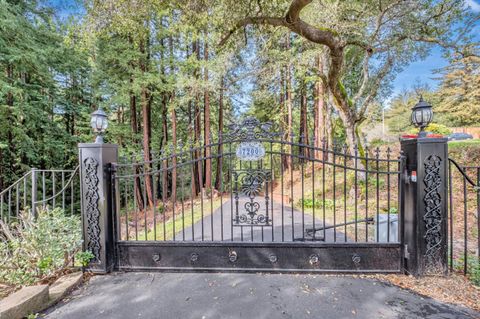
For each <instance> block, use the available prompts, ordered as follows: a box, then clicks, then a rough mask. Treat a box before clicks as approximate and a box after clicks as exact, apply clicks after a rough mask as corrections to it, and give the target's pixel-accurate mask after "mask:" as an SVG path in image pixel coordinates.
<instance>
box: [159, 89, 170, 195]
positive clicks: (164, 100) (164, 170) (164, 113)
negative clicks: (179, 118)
mask: <svg viewBox="0 0 480 319" xmlns="http://www.w3.org/2000/svg"><path fill="white" fill-rule="evenodd" d="M162 104H163V105H162V136H163V137H162V145H163V149H164V150H166V149H167V145H168V122H167V121H168V119H167V117H168V96H167V93H163V96H162ZM172 124H173V123H172ZM162 157H163V158H165V157H167V153H166V152H163V155H162ZM167 168H168V162H167V160H166V159H164V160H162V200H163V202H164V203H165V202H166V201H167V198H168V170H167Z"/></svg>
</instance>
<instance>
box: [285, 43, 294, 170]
mask: <svg viewBox="0 0 480 319" xmlns="http://www.w3.org/2000/svg"><path fill="white" fill-rule="evenodd" d="M289 49H290V35H288V36H287V50H289ZM291 68H292V66H291V64H288V65H287V69H286V72H285V81H286V82H285V91H286V94H285V103H286V105H287V141H288V144H287V150H286V151H287V153H288V154H291V153H292V152H293V148H292V145H291V141H292V119H293V114H292V112H293V110H292V108H293V102H292V75H291ZM286 164H287V165H286V169H291V170H292V169H293V157H292V156H287V161H286Z"/></svg>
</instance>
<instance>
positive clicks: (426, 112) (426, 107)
mask: <svg viewBox="0 0 480 319" xmlns="http://www.w3.org/2000/svg"><path fill="white" fill-rule="evenodd" d="M432 119H433V111H432V106H431V105H430V103H428V102H426V101H424V100H423V97H422V96H420V100H419V101H418V103H417V104H415V106H414V107H413V108H412V117H411V121H412V124H413V125H415V127H418V128H420V132H419V133H418V137H427V132H425V128H426V127H427V126H428V124H430V122H432Z"/></svg>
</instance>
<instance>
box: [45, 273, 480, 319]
mask: <svg viewBox="0 0 480 319" xmlns="http://www.w3.org/2000/svg"><path fill="white" fill-rule="evenodd" d="M46 317H47V318H52V319H53V318H55V319H60V318H68V319H85V318H95V319H96V318H115V319H132V318H160V319H170V318H174V319H176V318H182V319H189V318H192V319H193V318H195V319H202V318H203V319H213V318H221V319H228V318H246V319H256V318H294V319H301V318H335V319H341V318H368V319H376V318H435V319H437V318H452V319H453V318H456V319H461V318H480V313H474V312H472V311H470V310H467V309H465V308H460V307H457V306H452V305H446V304H441V303H439V302H437V301H434V300H432V299H429V298H423V297H421V296H419V295H416V294H414V293H412V292H409V291H406V290H402V289H400V288H397V287H394V286H391V285H387V284H385V283H381V282H379V281H375V280H372V279H358V278H353V277H350V276H320V275H294V274H212V273H116V274H112V275H106V276H97V277H94V278H92V279H91V280H90V282H89V283H88V284H86V285H85V286H84V287H81V288H79V289H77V290H76V291H74V293H73V294H72V296H71V300H70V301H67V302H66V303H61V304H59V305H57V307H56V308H54V309H51V310H50V311H49V312H48V314H47V316H46Z"/></svg>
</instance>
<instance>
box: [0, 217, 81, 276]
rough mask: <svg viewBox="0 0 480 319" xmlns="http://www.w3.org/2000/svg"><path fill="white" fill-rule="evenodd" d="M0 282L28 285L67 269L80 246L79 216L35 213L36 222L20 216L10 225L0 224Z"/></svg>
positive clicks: (0, 222)
mask: <svg viewBox="0 0 480 319" xmlns="http://www.w3.org/2000/svg"><path fill="white" fill-rule="evenodd" d="M0 226H1V230H0V259H1V260H2V265H1V266H0V282H4V283H8V284H12V285H27V284H33V283H35V282H38V281H39V280H41V279H42V278H45V277H49V276H52V275H54V274H56V273H57V272H59V271H61V270H63V269H64V268H65V267H67V266H68V265H69V264H70V263H71V261H72V258H73V256H74V255H75V253H76V252H78V251H79V249H80V248H81V244H82V236H81V227H80V218H79V216H75V215H74V216H67V215H65V213H64V211H63V210H61V209H59V208H56V209H53V210H38V217H37V219H35V220H34V219H33V218H32V217H31V216H29V214H22V215H21V216H20V218H19V219H18V220H17V221H15V222H13V223H12V224H6V223H4V222H3V221H0Z"/></svg>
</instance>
